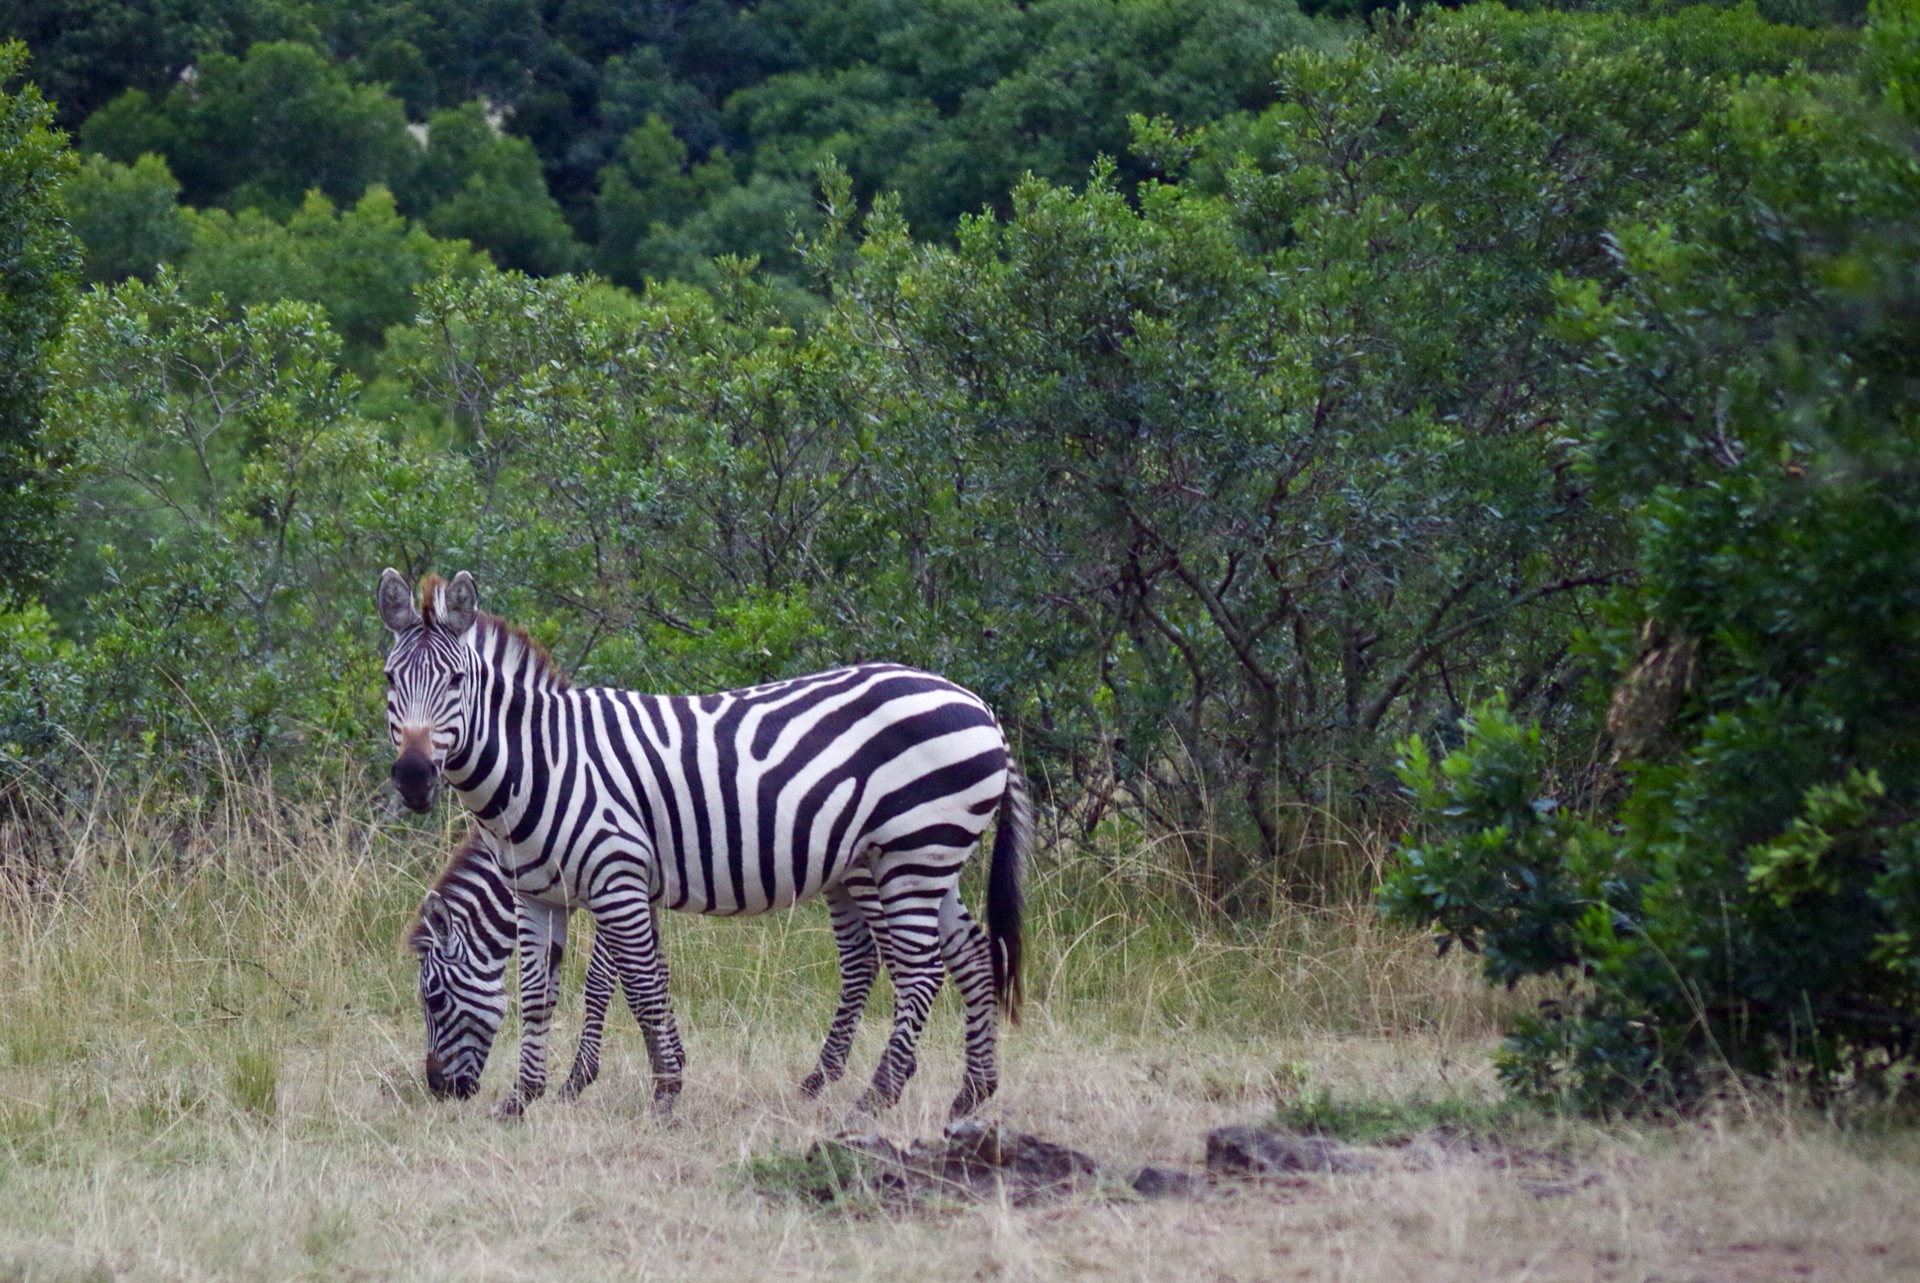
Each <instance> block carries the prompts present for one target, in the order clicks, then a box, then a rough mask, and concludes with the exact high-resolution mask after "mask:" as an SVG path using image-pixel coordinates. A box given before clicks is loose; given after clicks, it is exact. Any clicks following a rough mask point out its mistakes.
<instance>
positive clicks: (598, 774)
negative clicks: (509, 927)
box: [378, 571, 1031, 1115]
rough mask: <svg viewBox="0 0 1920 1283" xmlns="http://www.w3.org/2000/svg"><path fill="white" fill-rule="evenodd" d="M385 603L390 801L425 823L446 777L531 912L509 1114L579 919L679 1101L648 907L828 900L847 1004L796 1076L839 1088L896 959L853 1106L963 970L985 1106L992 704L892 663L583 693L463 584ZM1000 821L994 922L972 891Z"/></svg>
mask: <svg viewBox="0 0 1920 1283" xmlns="http://www.w3.org/2000/svg"><path fill="white" fill-rule="evenodd" d="M378 602H379V606H380V613H381V618H382V619H383V620H384V621H385V623H386V624H387V627H388V628H389V629H390V630H391V631H392V632H393V634H394V645H393V649H392V650H391V652H390V653H389V655H388V659H387V680H388V697H387V704H388V725H389V729H390V731H391V733H392V736H393V741H394V745H395V747H396V749H397V750H398V756H397V757H396V760H395V762H394V767H393V780H394V784H395V787H396V788H397V789H398V790H399V792H400V795H401V797H402V799H403V800H404V801H405V802H406V803H407V804H408V805H409V806H411V807H413V808H415V809H416V810H425V809H427V808H428V807H430V806H431V805H432V802H433V798H434V794H435V792H436V790H437V787H438V782H439V780H441V779H442V778H444V779H445V780H446V781H447V782H448V783H449V784H451V785H452V786H453V788H454V790H455V792H456V793H457V794H458V795H459V796H460V799H461V801H462V803H463V804H464V805H466V806H467V807H468V808H469V809H470V810H471V811H472V812H473V813H474V815H475V816H476V817H477V818H478V819H479V821H480V823H481V825H482V826H483V827H485V828H486V830H487V831H488V832H489V833H490V834H491V835H493V837H494V838H495V839H497V841H498V846H499V856H500V862H501V869H502V872H503V874H504V876H505V878H506V880H507V882H508V883H509V884H510V885H511V886H512V888H513V889H514V891H515V892H516V894H517V897H518V900H519V903H520V910H521V911H520V915H519V916H520V921H519V942H520V943H519V947H520V950H521V956H522V963H523V970H522V982H521V1008H522V1021H523V1025H524V1034H523V1039H522V1048H521V1064H520V1079H519V1083H518V1084H517V1086H516V1088H515V1090H514V1092H513V1093H512V1094H511V1095H510V1096H509V1097H508V1098H507V1100H506V1101H503V1102H502V1108H503V1110H504V1111H505V1112H517V1111H518V1110H519V1109H520V1108H521V1107H523V1106H524V1105H525V1104H526V1103H527V1102H528V1101H530V1100H532V1099H534V1098H535V1097H536V1096H538V1095H539V1094H540V1092H541V1090H542V1089H543V1088H544V1086H545V1083H546V1053H545V1040H546V1032H547V1026H548V1021H549V1019H550V1015H551V1010H552V1004H553V997H554V995H553V985H552V978H553V975H554V967H553V965H552V961H551V960H552V959H555V958H557V956H558V950H559V947H560V945H561V943H562V942H563V940H564V936H565V929H566V917H567V913H568V911H569V910H570V909H572V908H576V907H579V908H585V909H587V910H588V911H589V912H591V913H592V914H593V916H594V920H595V923H596V925H597V931H596V935H595V939H596V948H598V947H599V945H600V944H601V943H602V942H604V944H605V947H606V949H607V951H608V968H609V970H610V971H611V972H612V973H613V974H614V975H617V977H618V979H619V981H620V984H621V986H622V988H624V989H625V991H626V994H627V999H628V1002H629V1004H630V1005H631V1006H632V1008H633V1011H634V1015H635V1016H636V1017H637V1018H638V1019H639V1021H640V1026H641V1029H642V1031H643V1033H644V1034H645V1036H646V1039H647V1046H648V1052H649V1055H650V1058H651V1060H652V1066H653V1073H654V1094H655V1099H656V1101H657V1102H659V1104H660V1105H661V1106H662V1107H663V1108H668V1107H670V1106H671V1103H672V1101H673V1099H674V1097H675V1096H676V1095H677V1093H678V1092H679V1090H680V1082H681V1070H682V1063H683V1054H682V1050H681V1045H680V1039H679V1035H678V1033H677V1031H676V1029H675V1026H674V1020H673V1012H672V1009H671V1007H670V1005H669V1003H668V1000H667V991H666V986H667V969H666V965H665V963H664V961H663V960H662V958H661V956H660V949H659V939H658V934H657V930H656V924H655V912H656V910H657V909H658V908H660V907H665V908H670V909H681V910H686V911H689V912H695V913H710V914H741V913H763V912H766V911H768V910H771V909H779V908H786V907H788V906H789V905H792V904H795V903H797V902H798V901H801V900H805V899H810V898H812V897H814V896H816V895H817V896H821V897H823V898H825V899H826V900H827V902H828V905H829V907H830V909H831V911H832V914H833V922H834V930H835V936H836V939H837V940H838V941H839V943H840V949H841V963H842V968H841V969H842V985H841V1001H840V1008H839V1011H838V1012H837V1013H836V1015H835V1018H834V1022H833V1026H832V1029H831V1031H830V1032H829V1034H828V1037H827V1041H826V1044H825V1046H824V1047H823V1048H822V1051H821V1057H820V1065H819V1068H818V1069H817V1070H816V1071H815V1072H814V1073H813V1074H811V1075H809V1077H808V1078H807V1080H806V1082H805V1083H804V1084H803V1086H804V1087H805V1088H806V1089H807V1090H809V1091H817V1090H819V1088H820V1087H821V1086H823V1085H824V1084H825V1083H827V1082H830V1081H832V1080H834V1079H836V1078H838V1077H839V1076H840V1073H841V1071H842V1069H843V1068H844V1066H845V1058H846V1054H847V1047H848V1044H849V1043H850V1041H851V1038H852V1033H853V1028H854V1025H855V1024H856V1023H857V1021H858V1019H859V1014H860V1010H861V1007H862V1006H863V1005H864V1003H865V999H866V996H867V991H868V989H869V987H870V985H871V983H872V980H873V975H874V972H875V969H876V966H877V963H878V961H881V960H884V961H885V963H886V965H887V969H888V972H889V974H890V976H891V977H892V979H893V983H894V991H895V1011H894V1025H893V1031H892V1035H891V1037H890V1038H889V1040H888V1043H887V1048H886V1051H885V1053H884V1054H883V1056H882V1058H881V1062H880V1066H879V1069H878V1070H877V1071H876V1073H875V1075H874V1079H873V1084H872V1086H871V1087H870V1088H869V1089H868V1091H867V1092H866V1094H865V1095H864V1096H863V1097H862V1098H861V1102H860V1106H859V1108H860V1109H861V1110H862V1111H869V1110H875V1109H880V1108H884V1107H886V1106H888V1105H891V1104H892V1103H893V1102H894V1101H895V1100H896V1099H898V1097H899V1094H900V1090H901V1088H902V1087H903V1086H904V1085H905V1083H906V1081H907V1079H908V1078H909V1077H910V1076H911V1075H912V1073H913V1071H914V1065H915V1047H916V1044H917V1042H918V1039H919V1034H920V1029H921V1027H922V1025H923V1024H924V1023H925V1020H926V1016H927V1011H928V1008H929V1007H930V1006H931V1005H932V1002H933V998H934V995H935V993H936V992H937V991H938V989H939V986H940V982H941V978H942V976H943V974H944V973H946V972H949V971H950V972H951V973H952V974H953V976H954V978H955V982H956V985H957V986H958V988H959V990H960V994H961V997H962V999H963V1001H964V1003H965V1006H966V1012H967V1067H966V1075H965V1079H964V1081H963V1084H962V1087H961V1090H960V1093H959V1095H958V1096H957V1097H956V1098H955V1100H954V1103H953V1111H954V1113H955V1114H956V1115H959V1114H964V1113H967V1112H969V1111H971V1110H972V1109H973V1108H975V1107H976V1106H977V1105H978V1104H979V1103H980V1102H981V1101H982V1100H984V1099H985V1098H986V1097H987V1096H989V1095H991V1094H992V1092H993V1090H994V1087H995V1085H996V1083H997V1074H996V1069H995V1057H994V1039H995V1023H994V1014H995V1007H996V1004H997V1005H998V1006H1000V1007H1003V1008H1005V1009H1007V1010H1008V1011H1009V1012H1012V1011H1013V1010H1014V1009H1015V1007H1016V1005H1017V1002H1018V983H1019V981H1018V978H1019V964H1020V895H1019V866H1020V861H1021V858H1022V856H1023V854H1024V852H1025V850H1026V847H1027V846H1028V844H1029V840H1030V833H1031V824H1030V822H1029V806H1028V801H1027V794H1026V789H1025V786H1024V784H1023V783H1022V781H1021V779H1020V776H1019V773H1018V771H1017V770H1016V769H1015V768H1014V766H1013V763H1012V759H1011V756H1010V755H1009V753H1008V750H1007V745H1006V739H1005V737H1004V736H1003V735H1002V733H1001V731H1000V727H999V724H998V722H997V721H996V720H995V718H994V716H993V714H992V713H991V712H990V711H989V710H988V709H987V707H986V706H985V705H984V704H983V703H982V702H981V701H980V699H979V698H978V697H977V696H975V695H973V694H972V693H970V692H968V691H966V690H963V689H962V688H960V687H958V686H956V685H954V684H953V683H951V682H948V681H946V680H945V679H943V678H940V677H936V676H934V675H932V674H930V673H923V672H919V671H917V670H914V669H910V668H904V667H901V666H898V665H891V664H870V665H862V666H858V667H853V668H843V669H835V670H833V671H831V672H826V673H818V674H814V675H812V676H809V677H801V678H794V679H792V680H789V681H783V682H773V683H769V684H767V685H764V686H756V687H752V688H750V689H746V690H737V691H725V692H721V693H718V694H714V695H704V696H655V695H642V694H638V693H635V692H632V691H623V690H614V689H608V688H574V687H572V686H570V685H569V684H568V683H567V682H566V681H565V679H564V678H562V677H561V676H560V675H559V674H558V673H557V672H555V671H554V669H553V667H552V666H551V664H550V663H549V662H548V661H547V658H546V656H545V655H544V654H543V653H542V652H541V651H540V650H539V648H538V647H536V646H534V645H533V644H532V643H531V642H530V641H529V640H528V639H527V637H526V636H525V634H523V633H521V632H520V631H519V630H517V629H514V628H512V627H510V626H508V625H506V624H505V623H503V622H502V621H500V620H498V619H495V618H493V617H492V616H490V615H486V614H484V613H482V612H481V611H480V610H479V609H478V593H477V590H476V589H475V587H474V583H473V580H472V578H471V576H468V575H466V574H465V573H464V572H463V573H462V574H460V575H458V576H456V577H455V578H454V580H453V581H452V582H451V583H444V582H441V581H439V580H437V579H429V580H428V581H427V582H426V583H424V584H423V585H422V591H421V600H420V606H419V608H418V609H416V608H415V607H414V604H413V600H412V594H411V593H410V592H409V591H408V588H407V585H406V581H405V580H403V579H402V578H401V577H400V576H399V574H398V573H397V572H394V571H388V572H387V573H386V574H385V575H383V576H382V578H381V584H380V591H379V595H378ZM996 819H997V820H998V832H997V836H996V839H995V842H994V851H993V859H992V864H991V866H990V868H989V875H988V882H989V885H988V908H987V926H988V929H987V930H986V931H982V930H981V928H980V926H979V925H978V924H976V923H975V922H974V920H973V918H972V916H971V915H970V914H969V913H968V912H967V909H966V906H965V905H964V904H962V903H961V901H960V896H959V892H958V882H959V875H960V868H961V866H962V864H963V863H964V862H965V860H966V858H967V856H968V854H969V853H970V852H971V851H972V849H973V847H974V845H975V844H976V843H977V842H978V840H979V838H980V835H981V833H982V832H983V831H984V830H985V829H986V828H987V826H988V825H989V824H990V823H993V822H994V821H995V820H996ZM529 960H533V962H534V964H535V965H531V966H529V965H527V964H528V961H529Z"/></svg>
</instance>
